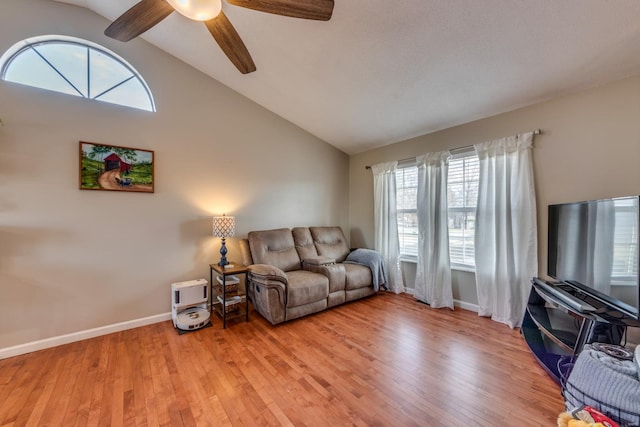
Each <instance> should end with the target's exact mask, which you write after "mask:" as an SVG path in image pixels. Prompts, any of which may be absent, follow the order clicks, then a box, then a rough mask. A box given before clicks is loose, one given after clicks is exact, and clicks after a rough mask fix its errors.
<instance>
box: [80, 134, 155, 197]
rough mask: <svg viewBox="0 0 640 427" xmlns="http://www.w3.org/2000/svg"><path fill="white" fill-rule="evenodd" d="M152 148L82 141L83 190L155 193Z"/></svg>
mask: <svg viewBox="0 0 640 427" xmlns="http://www.w3.org/2000/svg"><path fill="white" fill-rule="evenodd" d="M153 168H154V158H153V151H149V150H140V149H137V148H129V147H120V146H117V145H104V144H96V143H93V142H84V141H80V189H81V190H107V191H129V192H143V193H153V192H154V187H153V183H154V176H153Z"/></svg>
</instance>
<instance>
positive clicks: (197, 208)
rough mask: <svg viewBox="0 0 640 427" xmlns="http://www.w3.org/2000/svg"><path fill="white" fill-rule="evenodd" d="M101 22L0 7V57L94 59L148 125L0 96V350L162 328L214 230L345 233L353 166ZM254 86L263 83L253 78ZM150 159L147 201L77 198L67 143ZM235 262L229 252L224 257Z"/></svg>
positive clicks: (27, 1)
mask: <svg viewBox="0 0 640 427" xmlns="http://www.w3.org/2000/svg"><path fill="white" fill-rule="evenodd" d="M108 24H109V22H107V21H106V20H105V19H103V18H101V17H99V16H97V15H95V14H93V13H92V12H89V11H87V10H85V9H82V8H77V7H72V6H68V5H64V4H60V3H56V2H51V1H45V0H2V2H0V51H1V52H4V51H5V50H6V49H8V48H9V47H10V46H12V45H13V44H14V43H15V42H18V41H20V40H22V39H24V38H27V37H32V36H36V35H40V34H65V35H71V36H75V37H80V38H84V39H87V40H91V41H93V42H96V43H99V44H102V45H104V46H106V47H107V48H109V49H111V50H113V51H115V52H116V53H118V54H119V55H121V56H122V57H124V58H125V59H127V60H128V61H129V62H130V63H131V64H132V65H133V66H134V67H136V68H137V69H138V71H140V73H141V74H142V75H143V76H144V78H145V79H146V81H147V83H148V84H149V86H150V87H151V89H152V91H153V93H154V96H155V101H156V104H157V109H158V112H157V113H155V114H152V113H147V112H142V111H138V110H133V109H129V108H123V107H118V106H114V105H110V104H103V103H98V102H91V101H87V100H84V99H79V98H74V97H70V96H66V95H62V94H58V93H54V92H46V91H42V90H38V89H34V88H29V87H26V86H20V85H16V84H11V83H7V82H4V81H0V117H1V118H2V120H3V121H4V123H5V126H4V127H0V292H1V293H0V349H2V348H6V347H10V346H15V345H19V344H23V343H28V342H32V341H36V340H41V339H45V338H49V337H55V336H59V335H62V334H67V333H73V332H75V331H80V330H85V329H89V328H95V327H100V326H103V325H109V324H113V323H116V322H123V321H128V320H131V319H137V318H141V317H146V316H153V315H157V314H160V313H166V312H168V311H169V309H170V298H169V285H170V284H171V283H172V282H177V281H183V280H188V279H194V278H198V277H206V278H208V277H209V269H208V264H209V263H211V262H217V260H218V259H219V253H218V250H219V247H220V240H219V239H215V238H213V237H211V216H212V215H213V214H221V213H227V214H230V215H235V216H236V220H237V237H242V236H245V235H246V233H247V232H248V231H251V230H258V229H267V228H275V227H293V226H302V225H340V226H342V227H343V228H344V229H345V232H346V233H348V228H347V227H348V186H347V185H346V183H347V182H348V167H349V164H348V156H347V155H346V154H344V153H342V152H341V151H339V150H337V149H335V148H333V147H331V146H330V145H328V144H326V143H324V142H323V141H321V140H319V139H317V138H315V137H313V136H311V135H310V134H308V133H307V132H305V131H303V130H301V129H300V128H297V127H296V126H294V125H292V124H291V123H289V122H288V121H285V120H283V119H281V118H279V117H278V116H276V115H274V114H273V113H271V112H269V111H267V110H265V109H264V108H262V107H260V106H258V105H257V104H255V103H253V102H251V101H249V100H247V99H246V98H244V97H242V96H240V95H238V94H237V93H235V92H233V91H231V90H230V89H229V88H227V87H226V86H224V85H222V84H219V83H218V82H216V81H214V80H212V79H211V78H209V77H207V76H205V75H203V74H201V73H200V72H198V71H196V70H194V69H193V68H191V67H188V66H186V65H184V64H183V63H181V62H180V61H178V60H176V59H175V58H173V57H171V56H169V55H167V54H165V53H164V52H162V51H160V50H159V49H157V48H155V47H153V46H152V45H150V44H148V43H146V42H144V41H143V40H141V39H136V40H133V41H131V42H128V43H126V44H125V43H120V42H116V41H114V40H112V39H109V38H107V37H105V36H104V35H103V34H102V32H103V30H104V28H106V26H108ZM258 72H259V71H258ZM80 140H83V141H91V142H98V143H104V144H115V145H124V146H130V147H135V148H141V149H147V150H154V151H155V180H156V182H155V186H156V191H155V193H154V194H144V193H120V192H107V191H81V190H79V189H78V157H79V156H78V141H80ZM228 246H229V255H228V257H229V258H230V259H233V258H235V257H236V256H237V254H238V252H237V250H238V249H237V238H236V239H234V238H232V239H230V240H229V241H228Z"/></svg>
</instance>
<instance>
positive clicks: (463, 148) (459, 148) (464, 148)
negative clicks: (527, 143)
mask: <svg viewBox="0 0 640 427" xmlns="http://www.w3.org/2000/svg"><path fill="white" fill-rule="evenodd" d="M533 134H534V135H540V134H542V131H541V130H540V129H536V130H534V131H533ZM469 148H473V145H465V146H464V147H457V148H452V149H450V150H449V151H462V150H468V149H469ZM415 159H416V158H415V157H408V158H406V159H400V160H398V163H400V162H406V161H409V160H415ZM364 168H365V169H371V166H370V165H366V166H365V167H364Z"/></svg>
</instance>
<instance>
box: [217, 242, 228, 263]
mask: <svg viewBox="0 0 640 427" xmlns="http://www.w3.org/2000/svg"><path fill="white" fill-rule="evenodd" d="M224 240H225V239H224V237H223V238H222V246H221V247H220V262H218V265H219V266H220V267H224V266H225V265H227V264H229V261H227V245H226V244H225V241H224Z"/></svg>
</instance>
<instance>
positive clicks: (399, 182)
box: [396, 163, 418, 261]
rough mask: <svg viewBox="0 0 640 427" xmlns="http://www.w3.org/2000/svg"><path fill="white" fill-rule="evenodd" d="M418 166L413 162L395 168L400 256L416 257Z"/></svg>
mask: <svg viewBox="0 0 640 427" xmlns="http://www.w3.org/2000/svg"><path fill="white" fill-rule="evenodd" d="M417 197H418V168H417V167H416V165H415V163H414V164H411V165H407V166H404V167H403V166H399V167H398V168H397V169H396V201H397V210H398V237H399V239H400V257H401V258H402V259H404V260H408V261H416V260H417V259H418V213H417V211H416V206H417V204H418V201H417V200H418V199H417Z"/></svg>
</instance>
